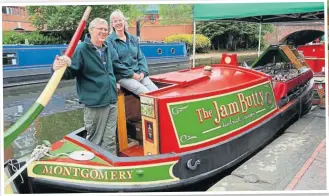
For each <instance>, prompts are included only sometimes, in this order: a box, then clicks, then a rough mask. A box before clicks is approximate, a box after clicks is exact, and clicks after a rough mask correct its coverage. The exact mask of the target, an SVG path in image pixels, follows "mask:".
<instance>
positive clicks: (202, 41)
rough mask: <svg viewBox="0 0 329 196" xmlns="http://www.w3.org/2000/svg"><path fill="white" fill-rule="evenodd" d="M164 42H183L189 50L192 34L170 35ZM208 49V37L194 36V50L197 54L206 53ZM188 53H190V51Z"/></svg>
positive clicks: (191, 45) (191, 43)
mask: <svg viewBox="0 0 329 196" xmlns="http://www.w3.org/2000/svg"><path fill="white" fill-rule="evenodd" d="M164 42H166V43H169V42H185V43H186V44H187V45H188V47H189V48H190V49H192V47H193V34H178V35H171V36H168V37H166V38H165V40H164ZM209 49H210V40H209V38H208V37H206V36H204V35H201V34H196V38H195V50H196V52H198V53H206V52H208V51H209ZM190 52H192V51H191V50H190Z"/></svg>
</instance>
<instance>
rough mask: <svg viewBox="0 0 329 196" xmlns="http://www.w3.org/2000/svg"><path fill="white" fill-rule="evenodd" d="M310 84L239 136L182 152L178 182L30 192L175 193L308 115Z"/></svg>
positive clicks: (55, 186) (33, 186)
mask: <svg viewBox="0 0 329 196" xmlns="http://www.w3.org/2000/svg"><path fill="white" fill-rule="evenodd" d="M312 95H313V82H312V81H310V82H309V83H308V84H307V85H306V87H305V89H304V90H303V92H302V93H301V94H300V95H299V96H298V97H297V98H296V99H295V100H293V101H294V103H293V104H291V105H289V106H288V107H287V108H286V109H285V110H284V111H282V112H281V113H280V112H279V113H277V114H275V115H273V116H272V117H271V118H269V119H267V120H266V121H264V122H262V123H261V124H260V125H258V126H257V127H254V128H252V129H250V130H248V131H246V132H245V133H243V134H242V135H238V136H237V137H235V138H232V139H230V140H229V141H225V142H223V143H219V144H216V145H213V146H210V147H207V148H202V149H200V150H196V151H192V152H188V153H183V154H181V155H180V156H181V158H180V160H179V162H178V163H177V164H176V165H175V166H174V168H173V174H174V175H175V176H176V177H178V178H180V180H179V181H176V182H171V183H161V184H153V185H152V184H148V185H127V186H122V185H120V186H117V185H115V186H114V185H106V186H105V185H94V184H78V183H67V182H60V181H53V180H45V179H36V178H30V180H29V185H30V190H32V192H33V193H46V192H47V193H58V192H118V191H122V192H140V191H170V190H177V189H178V188H179V187H184V186H187V185H190V184H193V183H196V182H198V181H200V180H204V179H207V178H210V177H212V176H214V175H216V174H218V173H220V172H223V171H225V170H226V169H228V168H230V167H233V166H234V165H236V164H238V163H239V162H241V161H242V160H243V159H245V158H246V157H248V156H249V155H251V154H252V153H254V152H255V151H257V150H258V149H259V148H260V147H262V146H264V145H265V144H267V143H268V142H269V141H271V139H273V138H274V136H275V135H276V134H277V133H278V132H279V131H280V130H281V129H282V128H283V127H285V126H286V125H287V124H289V122H291V121H292V120H293V119H296V118H299V117H300V116H301V115H302V114H305V113H307V112H308V111H309V110H310V109H311V106H312V97H313V96H312ZM189 160H192V165H193V164H194V163H195V161H196V160H199V161H200V165H198V167H197V168H196V169H195V170H192V169H188V167H187V162H188V161H189Z"/></svg>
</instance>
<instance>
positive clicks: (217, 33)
mask: <svg viewBox="0 0 329 196" xmlns="http://www.w3.org/2000/svg"><path fill="white" fill-rule="evenodd" d="M196 29H197V33H200V34H204V35H205V36H207V37H209V39H210V40H211V45H212V46H211V47H212V49H213V50H214V49H225V50H234V51H235V50H237V48H244V49H249V48H256V47H257V46H258V34H259V32H258V31H259V24H250V23H243V22H218V21H206V22H198V23H197V28H196ZM272 29H273V26H272V25H268V24H263V25H262V32H261V33H262V34H261V35H262V39H261V44H262V45H264V44H263V43H264V40H263V37H264V35H265V33H266V32H268V31H270V32H271V31H272Z"/></svg>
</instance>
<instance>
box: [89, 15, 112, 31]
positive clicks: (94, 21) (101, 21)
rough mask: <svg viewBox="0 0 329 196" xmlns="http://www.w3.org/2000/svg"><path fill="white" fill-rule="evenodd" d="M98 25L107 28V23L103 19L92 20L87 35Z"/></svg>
mask: <svg viewBox="0 0 329 196" xmlns="http://www.w3.org/2000/svg"><path fill="white" fill-rule="evenodd" d="M98 24H104V25H106V26H108V23H107V21H106V20H105V19H103V18H95V19H94V20H92V21H91V22H90V23H89V27H88V31H89V33H90V32H91V29H92V28H94V27H95V26H96V25H98Z"/></svg>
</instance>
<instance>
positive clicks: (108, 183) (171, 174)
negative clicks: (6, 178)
mask: <svg viewBox="0 0 329 196" xmlns="http://www.w3.org/2000/svg"><path fill="white" fill-rule="evenodd" d="M177 162H178V161H170V162H165V163H160V164H149V165H143V166H140V167H132V166H128V167H127V166H123V167H103V166H90V167H88V168H89V169H94V170H97V169H109V170H120V169H130V168H131V169H139V168H145V167H153V166H161V165H172V166H171V167H170V170H169V174H170V176H171V177H173V179H168V180H158V181H148V182H99V181H97V182H93V181H83V180H74V179H65V178H59V177H53V176H43V175H38V174H35V173H34V172H33V168H34V167H35V166H36V165H38V164H47V165H48V164H55V165H63V166H67V167H86V166H85V165H79V164H66V163H58V162H52V161H35V162H33V163H31V164H30V165H29V167H28V168H27V172H28V176H29V177H34V178H43V179H51V180H61V181H66V182H77V183H84V184H105V185H137V184H138V185H143V184H158V183H164V182H173V181H178V180H180V179H179V178H177V177H175V176H174V175H173V173H172V169H173V167H174V165H175V164H176V163H177ZM114 168H115V169H114Z"/></svg>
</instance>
